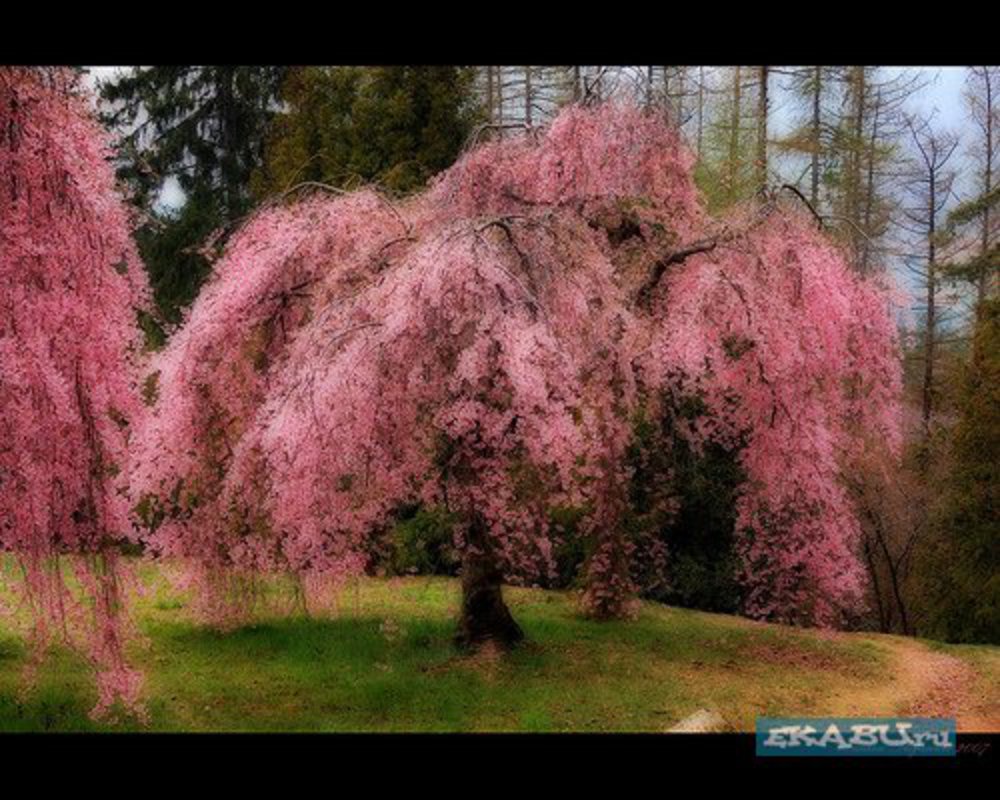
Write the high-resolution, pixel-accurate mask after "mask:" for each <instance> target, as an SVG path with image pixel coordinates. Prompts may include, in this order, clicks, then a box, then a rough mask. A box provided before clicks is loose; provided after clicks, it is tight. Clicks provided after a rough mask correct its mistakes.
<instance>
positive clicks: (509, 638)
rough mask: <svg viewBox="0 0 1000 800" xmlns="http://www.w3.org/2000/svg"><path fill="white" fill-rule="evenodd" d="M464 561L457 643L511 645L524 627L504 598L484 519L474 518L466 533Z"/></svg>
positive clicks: (465, 644) (520, 634)
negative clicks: (517, 620)
mask: <svg viewBox="0 0 1000 800" xmlns="http://www.w3.org/2000/svg"><path fill="white" fill-rule="evenodd" d="M466 539H467V541H466V547H465V555H464V556H463V561H462V614H461V617H460V618H459V622H458V633H457V634H456V636H455V643H456V644H457V645H459V646H460V647H464V648H475V647H478V646H480V645H482V644H485V643H486V642H493V643H495V644H498V645H500V646H502V647H505V648H506V647H511V646H513V645H515V644H517V643H518V642H519V641H521V640H522V639H523V638H524V631H522V630H521V626H520V625H518V624H517V622H516V621H515V620H514V617H512V616H511V613H510V610H509V609H508V608H507V604H506V603H504V600H503V587H502V580H503V574H502V573H501V572H500V569H499V567H498V566H497V563H496V559H495V558H494V556H493V553H492V550H491V547H490V544H489V540H488V539H487V537H486V531H485V529H484V526H483V523H482V520H480V519H474V520H473V522H472V523H471V524H470V525H469V530H468V532H467V534H466Z"/></svg>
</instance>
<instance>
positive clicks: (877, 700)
mask: <svg viewBox="0 0 1000 800" xmlns="http://www.w3.org/2000/svg"><path fill="white" fill-rule="evenodd" d="M879 645H880V646H883V647H886V648H887V649H889V650H890V651H891V658H892V663H893V666H894V669H893V677H892V679H891V680H890V681H889V682H888V683H885V684H881V685H879V686H875V687H866V688H864V689H859V690H857V691H855V692H852V693H851V694H850V695H848V696H842V697H841V701H842V702H843V703H844V705H845V706H846V707H847V710H848V711H849V713H851V714H858V715H862V714H869V715H871V714H873V713H875V711H876V709H877V710H878V713H879V714H898V715H900V716H913V717H920V716H935V717H955V718H956V720H957V725H958V730H959V731H961V732H973V731H975V732H983V731H998V732H1000V704H998V702H997V700H996V698H995V697H990V696H988V695H987V694H986V692H984V691H983V688H982V684H983V681H982V680H980V675H979V673H978V672H977V671H976V670H975V669H974V668H973V667H972V666H970V665H969V664H968V663H966V662H965V661H963V660H962V659H960V658H957V657H955V656H952V655H948V654H947V653H941V652H938V651H935V650H932V649H931V648H929V647H927V646H926V645H924V644H922V643H920V642H917V641H912V640H901V639H892V640H880V641H879Z"/></svg>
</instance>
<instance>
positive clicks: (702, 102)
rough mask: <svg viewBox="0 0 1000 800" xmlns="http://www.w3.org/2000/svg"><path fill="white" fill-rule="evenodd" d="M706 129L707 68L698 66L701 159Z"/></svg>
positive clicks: (699, 155)
mask: <svg viewBox="0 0 1000 800" xmlns="http://www.w3.org/2000/svg"><path fill="white" fill-rule="evenodd" d="M704 130H705V68H704V67H698V158H699V160H700V159H701V152H702V151H701V145H702V139H703V135H704Z"/></svg>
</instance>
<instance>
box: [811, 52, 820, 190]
mask: <svg viewBox="0 0 1000 800" xmlns="http://www.w3.org/2000/svg"><path fill="white" fill-rule="evenodd" d="M814 70H815V72H814V73H813V81H814V83H813V109H812V154H811V155H812V163H811V165H810V171H811V173H812V174H811V175H810V181H811V184H810V187H809V199H810V200H811V201H812V207H813V208H816V209H818V208H819V155H820V130H821V129H820V122H821V119H820V115H821V113H822V112H821V106H820V100H821V98H822V93H823V71H822V70H823V68H822V67H814Z"/></svg>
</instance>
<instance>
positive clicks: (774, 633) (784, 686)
mask: <svg viewBox="0 0 1000 800" xmlns="http://www.w3.org/2000/svg"><path fill="white" fill-rule="evenodd" d="M143 572H144V575H145V578H146V580H147V581H148V582H149V583H150V584H151V585H152V586H153V589H152V590H151V591H150V592H149V593H148V594H147V595H146V596H145V597H144V598H142V599H141V600H140V601H139V602H138V605H137V607H136V609H135V612H134V616H135V618H136V620H137V622H138V624H139V627H140V629H141V631H142V632H143V633H144V634H145V636H146V639H147V643H146V644H145V645H144V646H136V648H135V650H134V653H133V658H134V661H135V662H136V663H137V664H138V665H139V666H140V667H141V668H142V669H143V670H144V672H145V674H146V677H147V686H146V696H147V698H148V705H149V710H150V714H151V720H150V724H149V725H148V727H146V728H141V729H145V730H163V731H177V730H183V731H662V730H666V729H667V728H669V727H671V726H672V725H674V724H676V723H677V722H678V721H679V720H681V719H682V718H684V717H685V716H687V715H689V714H691V713H693V712H694V711H696V710H698V709H701V708H708V709H713V710H715V711H717V712H718V713H720V714H721V715H722V717H723V718H724V719H725V721H726V726H727V727H728V728H729V729H732V730H752V729H753V721H754V718H755V717H756V716H757V715H758V714H771V715H777V714H827V713H835V712H836V711H837V710H838V708H842V705H838V698H839V697H846V696H849V695H850V694H851V693H852V692H853V693H857V692H858V691H871V692H877V689H878V687H880V686H882V685H885V684H888V683H890V682H891V680H892V676H891V675H890V674H888V672H887V664H889V663H890V660H891V659H890V656H891V648H890V646H889V645H888V644H886V643H885V642H882V641H880V637H866V636H861V635H837V636H830V635H823V634H821V633H819V632H816V631H804V630H796V629H791V628H785V627H782V626H775V625H765V624H760V623H754V622H750V621H747V620H743V619H739V618H736V617H729V616H723V615H715V614H706V613H701V612H695V611H687V610H683V609H676V608H669V607H665V606H658V605H654V604H646V605H644V606H643V608H642V611H641V613H640V615H639V617H638V619H636V620H634V621H631V622H612V623H601V622H594V621H590V620H587V619H584V618H582V617H581V616H580V615H579V614H578V612H577V610H576V606H575V602H574V598H573V596H572V595H569V594H565V593H557V592H545V591H541V590H530V589H507V590H506V593H507V598H508V602H509V604H510V606H511V609H512V611H513V613H514V615H515V616H516V618H517V619H518V620H519V622H520V623H521V625H522V626H523V628H524V630H525V632H526V634H527V636H528V640H529V641H528V643H527V644H525V645H524V646H522V647H520V648H518V649H517V650H515V651H514V652H512V653H510V654H507V655H504V656H497V655H490V654H480V655H477V656H474V657H463V656H461V655H460V654H459V653H458V652H457V651H456V650H455V649H454V648H453V646H452V644H451V636H452V633H453V629H454V618H455V614H456V609H457V608H458V599H459V597H458V584H457V582H455V581H452V580H448V579H440V578H407V579H392V580H378V579H367V580H364V581H361V582H359V584H358V585H357V586H354V587H349V588H347V589H345V592H344V596H343V599H342V602H341V603H340V611H339V612H338V613H337V614H336V615H335V616H333V617H332V618H322V619H320V618H306V617H304V616H301V615H299V616H293V617H285V618H271V619H261V620H260V621H259V622H258V623H257V624H254V625H251V626H248V627H244V628H241V629H239V630H236V631H234V632H231V633H225V634H221V633H217V632H214V631H212V630H209V629H207V628H205V627H203V626H201V625H199V624H197V622H195V621H194V620H193V618H192V615H191V613H190V610H189V608H188V606H187V604H186V602H185V599H184V598H183V597H182V596H180V595H178V594H176V593H175V592H174V591H173V590H172V589H171V588H170V587H169V585H168V584H167V582H166V581H165V580H163V578H162V576H160V575H159V574H158V573H157V572H156V570H155V568H153V567H149V566H147V567H144V568H143ZM886 638H889V637H886ZM990 650H991V651H995V650H996V648H990ZM24 658H25V647H24V645H23V644H22V642H21V641H20V640H19V639H18V638H16V637H15V636H14V635H13V634H11V633H9V632H8V631H6V630H4V629H0V730H4V731H29V730H30V731H39V730H60V731H69V730H83V731H90V730H130V729H137V728H138V726H137V725H136V724H135V723H131V724H129V723H124V724H123V723H118V724H114V725H98V724H96V723H94V722H92V721H91V720H89V719H88V717H87V711H88V709H89V708H90V707H91V706H92V704H93V702H94V694H93V689H92V687H91V682H90V676H89V674H88V671H87V668H86V665H85V664H83V663H82V662H81V661H80V660H79V659H78V658H77V657H75V656H73V655H72V654H70V653H68V652H57V653H55V654H54V657H53V658H51V659H50V660H49V662H48V663H47V665H46V666H45V667H44V669H43V671H42V673H41V676H40V680H39V685H38V686H37V688H36V689H35V690H34V691H33V692H32V693H31V694H29V695H27V696H24V697H21V696H20V695H19V689H20V686H21V671H22V669H23V665H24ZM871 711H872V712H873V713H875V712H878V711H882V712H884V713H891V708H890V707H888V705H887V707H886V708H883V709H878V708H872V709H871Z"/></svg>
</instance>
